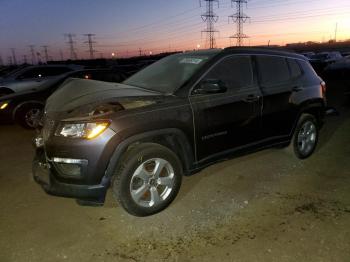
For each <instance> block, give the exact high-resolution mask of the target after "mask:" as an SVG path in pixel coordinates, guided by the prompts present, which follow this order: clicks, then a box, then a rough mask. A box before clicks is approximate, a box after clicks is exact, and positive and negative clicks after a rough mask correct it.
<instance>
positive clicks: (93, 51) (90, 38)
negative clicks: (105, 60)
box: [84, 34, 96, 59]
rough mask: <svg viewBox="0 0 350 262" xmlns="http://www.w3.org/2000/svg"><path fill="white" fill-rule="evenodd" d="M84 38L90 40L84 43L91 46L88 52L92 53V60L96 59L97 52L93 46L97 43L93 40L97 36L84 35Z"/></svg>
mask: <svg viewBox="0 0 350 262" xmlns="http://www.w3.org/2000/svg"><path fill="white" fill-rule="evenodd" d="M84 36H87V38H88V40H87V41H85V42H84V43H85V44H88V45H89V50H88V52H89V53H90V59H94V53H95V52H96V50H94V47H93V44H95V43H96V42H95V41H93V40H92V38H93V37H94V36H95V34H84Z"/></svg>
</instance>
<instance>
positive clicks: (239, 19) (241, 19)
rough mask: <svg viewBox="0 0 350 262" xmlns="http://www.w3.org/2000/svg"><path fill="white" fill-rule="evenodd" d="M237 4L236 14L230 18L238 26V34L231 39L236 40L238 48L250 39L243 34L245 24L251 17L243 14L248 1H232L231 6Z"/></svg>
mask: <svg viewBox="0 0 350 262" xmlns="http://www.w3.org/2000/svg"><path fill="white" fill-rule="evenodd" d="M234 3H235V4H236V13H235V14H233V15H230V16H229V19H230V18H231V19H232V21H233V22H234V23H236V24H237V32H236V34H234V35H233V36H231V38H235V39H236V42H237V46H242V45H243V39H244V38H248V36H247V35H246V34H244V33H243V24H244V23H245V22H246V21H247V19H248V18H249V16H247V15H246V14H244V13H243V6H242V5H243V4H247V0H231V5H232V6H233V4H234Z"/></svg>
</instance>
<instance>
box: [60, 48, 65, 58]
mask: <svg viewBox="0 0 350 262" xmlns="http://www.w3.org/2000/svg"><path fill="white" fill-rule="evenodd" d="M60 58H61V61H63V60H64V58H63V52H62V50H61V49H60Z"/></svg>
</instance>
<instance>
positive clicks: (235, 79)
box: [204, 56, 253, 91]
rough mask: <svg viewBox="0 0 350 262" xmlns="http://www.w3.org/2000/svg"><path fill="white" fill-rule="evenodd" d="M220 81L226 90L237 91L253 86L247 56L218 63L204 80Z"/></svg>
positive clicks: (229, 58)
mask: <svg viewBox="0 0 350 262" xmlns="http://www.w3.org/2000/svg"><path fill="white" fill-rule="evenodd" d="M210 79H215V80H221V81H222V82H224V84H225V85H226V87H227V88H228V90H229V91H230V90H231V91H234V90H239V89H241V88H243V87H248V86H251V85H252V84H253V70H252V63H251V59H250V57H249V56H232V57H228V58H225V59H224V60H223V61H221V62H219V64H217V65H216V66H215V67H214V68H213V69H212V70H211V71H210V72H209V73H208V74H207V75H206V76H205V77H204V80H210Z"/></svg>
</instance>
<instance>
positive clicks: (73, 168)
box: [52, 157, 88, 177]
mask: <svg viewBox="0 0 350 262" xmlns="http://www.w3.org/2000/svg"><path fill="white" fill-rule="evenodd" d="M52 161H53V162H54V164H55V167H56V168H57V170H58V171H59V173H61V174H62V175H64V176H70V177H80V176H81V175H82V168H83V166H86V165H87V164H88V161H87V160H85V159H72V158H60V157H54V158H53V159H52Z"/></svg>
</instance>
